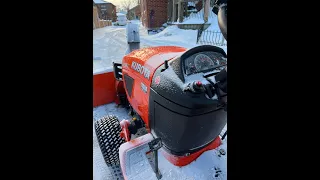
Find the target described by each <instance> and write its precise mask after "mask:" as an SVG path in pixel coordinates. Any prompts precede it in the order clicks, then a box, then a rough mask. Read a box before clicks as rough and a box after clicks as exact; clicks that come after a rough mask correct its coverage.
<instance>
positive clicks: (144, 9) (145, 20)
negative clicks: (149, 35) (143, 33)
mask: <svg viewBox="0 0 320 180" xmlns="http://www.w3.org/2000/svg"><path fill="white" fill-rule="evenodd" d="M140 6H141V7H140V9H141V22H142V25H143V26H144V27H146V28H147V29H149V30H150V29H156V28H159V27H161V26H162V25H163V24H164V23H166V22H167V19H168V17H167V14H168V12H167V11H168V9H167V7H168V0H141V1H140Z"/></svg>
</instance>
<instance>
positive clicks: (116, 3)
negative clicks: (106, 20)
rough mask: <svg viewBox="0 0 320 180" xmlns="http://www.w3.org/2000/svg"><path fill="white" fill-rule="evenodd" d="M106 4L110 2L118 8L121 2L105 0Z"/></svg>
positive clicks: (119, 0) (118, 0)
mask: <svg viewBox="0 0 320 180" xmlns="http://www.w3.org/2000/svg"><path fill="white" fill-rule="evenodd" d="M106 1H108V2H111V3H112V4H114V5H115V6H117V8H118V7H119V6H120V2H121V1H122V0H106Z"/></svg>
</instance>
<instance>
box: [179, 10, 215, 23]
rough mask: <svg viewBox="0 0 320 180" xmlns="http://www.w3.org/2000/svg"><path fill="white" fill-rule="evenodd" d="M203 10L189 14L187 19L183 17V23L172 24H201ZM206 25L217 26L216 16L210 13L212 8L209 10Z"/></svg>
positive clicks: (202, 21)
mask: <svg viewBox="0 0 320 180" xmlns="http://www.w3.org/2000/svg"><path fill="white" fill-rule="evenodd" d="M203 16H204V10H203V9H201V10H200V11H199V12H197V13H191V14H190V15H189V17H185V18H184V21H183V22H181V23H180V22H175V23H174V24H203V23H204V20H203ZM207 23H208V24H218V18H217V15H216V14H214V13H213V12H212V7H210V8H209V16H208V22H207Z"/></svg>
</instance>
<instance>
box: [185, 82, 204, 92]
mask: <svg viewBox="0 0 320 180" xmlns="http://www.w3.org/2000/svg"><path fill="white" fill-rule="evenodd" d="M184 91H191V92H193V93H202V92H204V91H205V89H204V85H203V84H202V82H201V81H194V82H192V83H189V84H188V85H187V86H186V87H185V88H184Z"/></svg>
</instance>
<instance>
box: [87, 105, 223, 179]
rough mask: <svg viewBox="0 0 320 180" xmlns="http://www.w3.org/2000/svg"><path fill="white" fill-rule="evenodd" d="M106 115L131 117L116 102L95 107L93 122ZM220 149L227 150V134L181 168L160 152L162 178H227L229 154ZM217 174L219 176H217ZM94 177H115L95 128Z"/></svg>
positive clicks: (121, 118)
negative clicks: (106, 161) (98, 140)
mask: <svg viewBox="0 0 320 180" xmlns="http://www.w3.org/2000/svg"><path fill="white" fill-rule="evenodd" d="M105 115H115V116H117V117H118V119H119V120H120V121H121V120H123V119H129V118H130V117H129V116H128V114H127V112H126V110H125V109H124V108H120V107H119V108H118V107H116V105H115V104H114V103H111V104H107V105H103V106H99V107H96V108H93V122H94V121H96V120H98V119H100V118H102V117H103V116H105ZM226 129H227V126H226V127H225V128H224V130H223V131H222V132H224V131H226ZM222 134H223V133H221V135H222ZM220 149H224V150H225V151H227V136H226V138H225V139H224V140H223V141H222V145H221V146H219V147H218V148H217V149H215V150H210V151H206V152H204V153H203V154H202V155H201V156H199V158H198V159H197V160H195V161H194V162H192V163H190V164H189V165H187V166H183V167H181V168H179V167H177V166H174V165H173V164H171V163H170V162H169V161H167V160H166V159H165V158H164V156H163V155H162V153H158V154H159V169H160V172H161V173H162V175H163V178H162V180H191V179H192V180H202V179H212V180H214V179H217V180H218V179H219V180H226V179H227V154H226V155H219V154H220V153H219V150H220ZM112 170H114V169H112ZM150 173H151V172H150ZM217 174H218V177H216V175H217ZM117 177H119V176H117ZM93 179H94V180H106V179H107V180H109V179H110V180H111V179H115V175H113V174H112V171H111V168H108V167H107V165H106V164H105V162H104V160H103V156H102V153H101V151H100V149H99V145H98V142H97V138H96V135H95V130H94V131H93Z"/></svg>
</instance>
